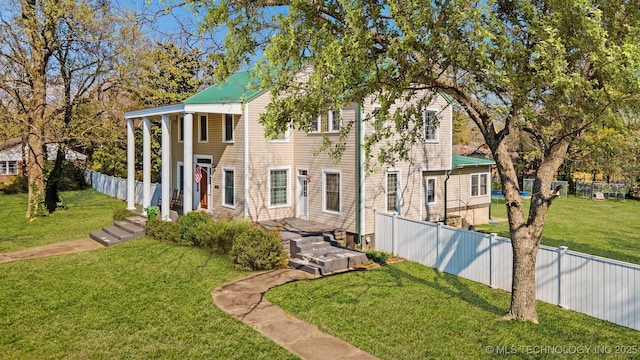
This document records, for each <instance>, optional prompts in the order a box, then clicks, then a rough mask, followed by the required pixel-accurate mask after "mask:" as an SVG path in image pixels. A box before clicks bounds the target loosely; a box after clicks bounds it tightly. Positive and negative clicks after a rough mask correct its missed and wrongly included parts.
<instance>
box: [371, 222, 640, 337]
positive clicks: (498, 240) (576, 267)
mask: <svg viewBox="0 0 640 360" xmlns="http://www.w3.org/2000/svg"><path fill="white" fill-rule="evenodd" d="M375 248H376V250H380V251H385V252H390V253H393V254H396V255H399V256H402V257H404V258H406V259H408V260H411V261H415V262H418V263H420V264H423V265H425V266H429V267H432V268H436V269H438V270H440V271H444V272H446V273H449V274H453V275H457V276H460V277H463V278H466V279H470V280H473V281H477V282H480V283H483V284H486V285H489V286H491V287H495V288H499V289H503V290H506V291H511V276H512V274H511V270H512V259H513V258H512V252H511V251H512V250H511V240H510V239H508V238H503V237H499V236H496V235H495V234H491V235H490V234H482V233H478V232H474V231H468V230H462V229H457V228H453V227H450V226H446V225H443V224H433V223H428V222H424V221H419V220H412V219H407V218H404V217H401V216H397V215H391V214H385V213H380V212H376V215H375ZM536 291H537V292H536V293H537V297H538V300H542V301H545V302H548V303H551V304H554V305H559V306H561V307H563V308H568V309H572V310H575V311H579V312H582V313H585V314H587V315H590V316H593V317H596V318H599V319H603V320H607V321H610V322H613V323H616V324H619V325H623V326H626V327H630V328H632V329H635V330H640V266H639V265H634V264H629V263H625V262H621V261H616V260H611V259H606V258H602V257H598V256H593V255H587V254H582V253H579V252H575V251H570V250H567V248H566V247H564V246H562V247H560V248H554V247H550V246H544V245H542V246H540V250H539V251H538V259H537V263H536Z"/></svg>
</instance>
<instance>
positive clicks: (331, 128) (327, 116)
mask: <svg viewBox="0 0 640 360" xmlns="http://www.w3.org/2000/svg"><path fill="white" fill-rule="evenodd" d="M341 127H342V119H341V111H340V110H329V111H327V112H326V113H323V114H321V115H318V116H316V117H314V118H312V119H311V132H314V133H319V132H338V131H340V128H341Z"/></svg>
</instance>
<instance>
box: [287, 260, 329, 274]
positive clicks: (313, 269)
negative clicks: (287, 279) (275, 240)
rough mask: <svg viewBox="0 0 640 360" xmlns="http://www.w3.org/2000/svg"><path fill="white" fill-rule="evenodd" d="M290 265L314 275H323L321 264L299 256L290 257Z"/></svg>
mask: <svg viewBox="0 0 640 360" xmlns="http://www.w3.org/2000/svg"><path fill="white" fill-rule="evenodd" d="M289 266H291V267H292V268H294V269H297V270H302V271H304V272H306V273H309V274H311V275H314V276H322V275H323V273H322V267H321V266H319V265H317V264H314V263H311V262H309V261H307V260H302V259H298V258H293V259H289Z"/></svg>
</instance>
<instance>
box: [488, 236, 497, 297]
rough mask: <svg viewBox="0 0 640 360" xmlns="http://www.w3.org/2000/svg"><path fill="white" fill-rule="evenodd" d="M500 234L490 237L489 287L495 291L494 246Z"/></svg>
mask: <svg viewBox="0 0 640 360" xmlns="http://www.w3.org/2000/svg"><path fill="white" fill-rule="evenodd" d="M497 236H498V234H496V233H491V234H490V236H489V287H490V288H492V289H495V286H494V285H493V244H494V243H495V242H496V237H497Z"/></svg>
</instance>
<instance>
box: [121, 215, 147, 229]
mask: <svg viewBox="0 0 640 360" xmlns="http://www.w3.org/2000/svg"><path fill="white" fill-rule="evenodd" d="M125 221H127V222H130V223H132V224H134V225H137V226H140V227H141V228H143V229H144V227H145V225H147V218H145V217H143V216H131V217H128V218H126V219H125Z"/></svg>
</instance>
